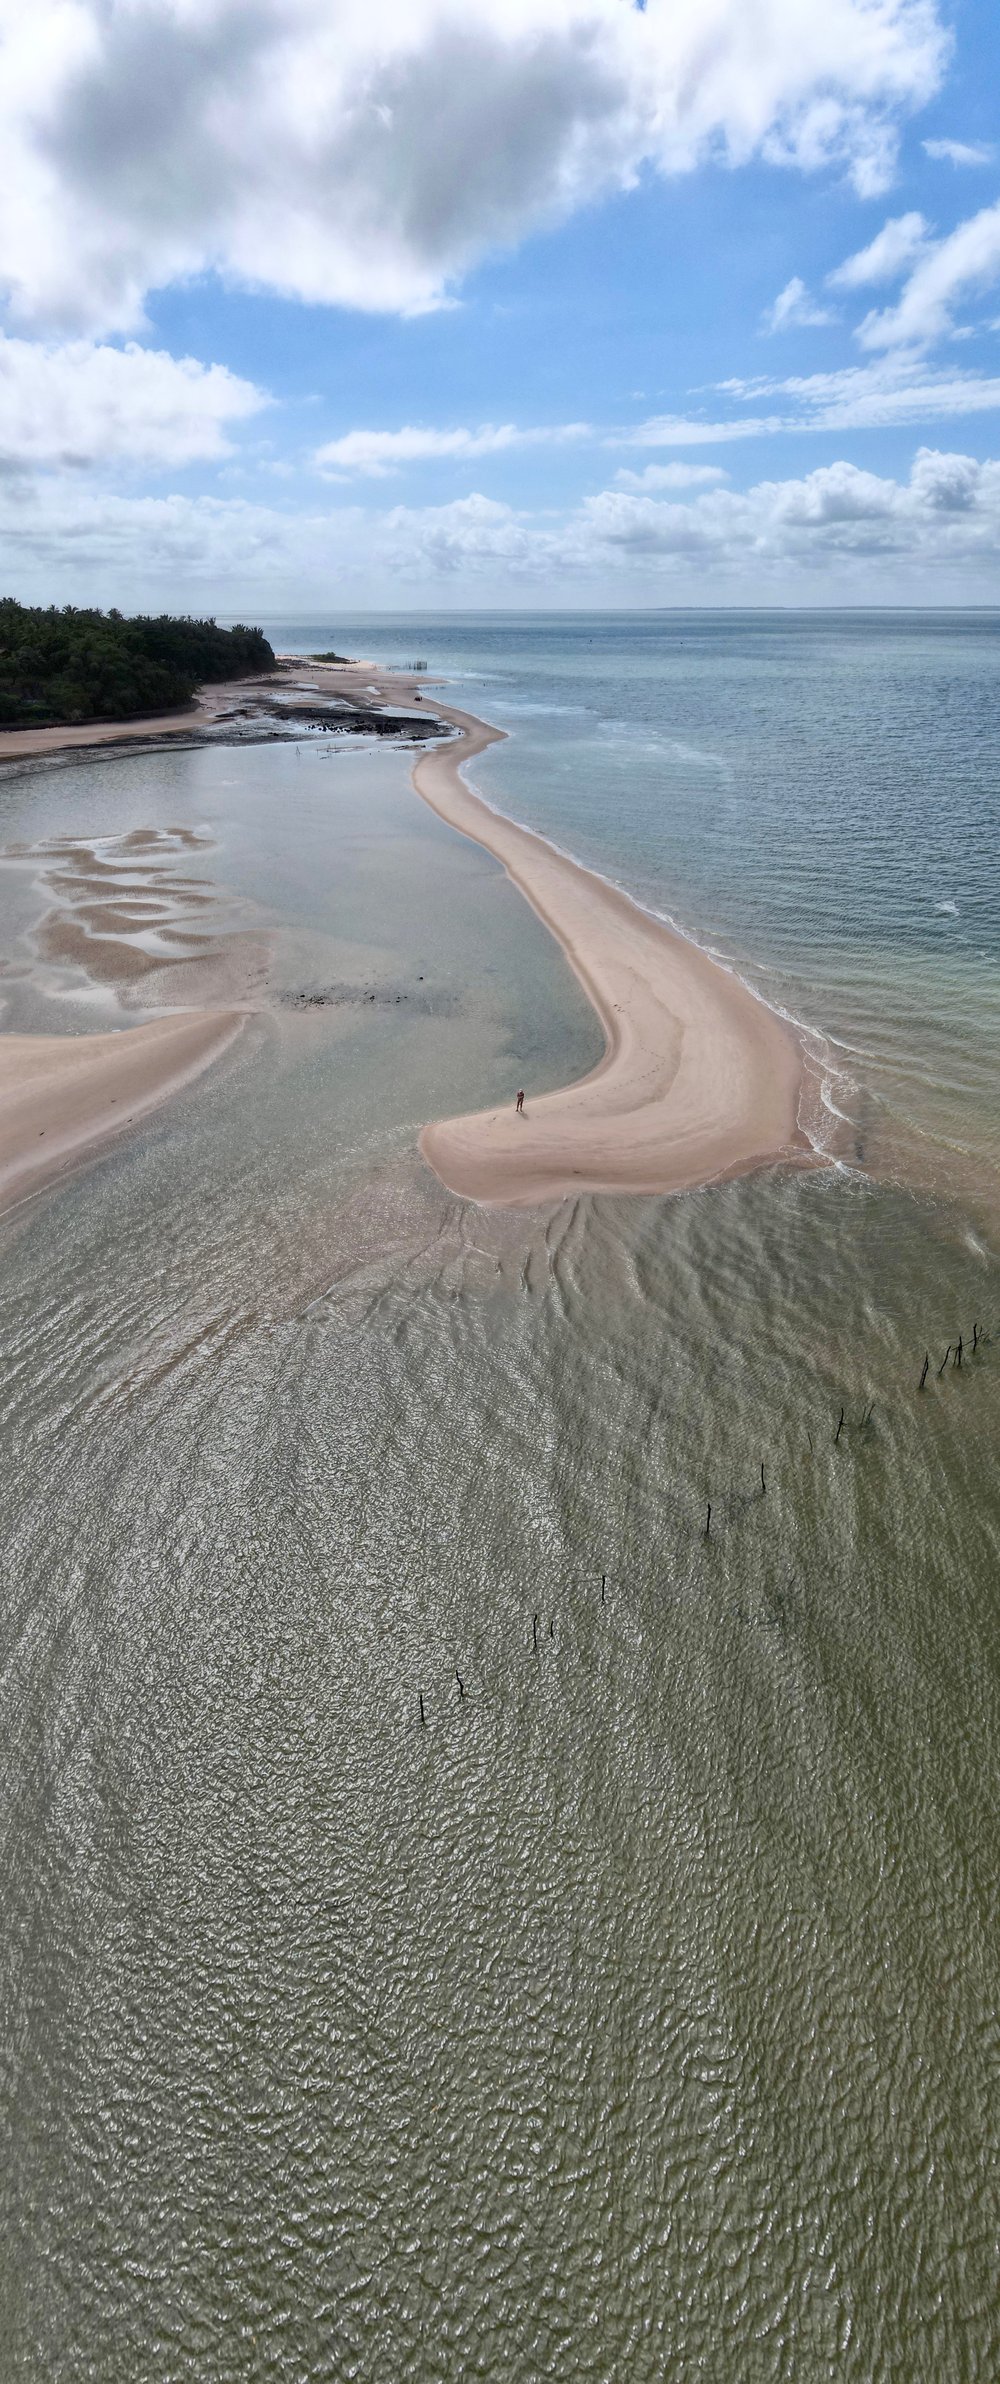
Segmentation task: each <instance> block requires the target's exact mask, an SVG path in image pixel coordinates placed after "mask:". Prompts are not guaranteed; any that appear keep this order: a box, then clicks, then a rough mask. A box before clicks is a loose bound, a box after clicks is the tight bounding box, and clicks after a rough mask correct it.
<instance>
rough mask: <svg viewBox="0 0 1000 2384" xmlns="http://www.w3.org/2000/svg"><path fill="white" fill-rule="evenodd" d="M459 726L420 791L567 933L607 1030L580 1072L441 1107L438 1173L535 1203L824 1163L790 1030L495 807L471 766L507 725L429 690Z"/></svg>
mask: <svg viewBox="0 0 1000 2384" xmlns="http://www.w3.org/2000/svg"><path fill="white" fill-rule="evenodd" d="M435 710H436V711H437V712H438V713H439V715H440V717H441V718H442V719H445V720H449V721H450V722H451V723H452V725H453V726H455V727H456V728H457V729H458V730H459V736H458V737H457V738H456V739H455V740H454V741H452V742H450V743H449V744H448V745H447V746H445V747H442V748H439V749H438V750H436V751H432V752H430V753H427V754H424V755H422V756H421V757H420V759H419V761H417V762H416V763H415V765H414V767H413V770H412V773H411V774H412V778H413V783H414V786H415V788H416V791H417V793H418V794H419V795H420V796H421V797H422V799H423V800H424V801H425V802H426V803H428V804H429V805H430V807H431V809H432V810H434V811H436V812H437V814H438V816H439V817H440V818H442V819H444V820H445V821H446V822H447V823H448V825H449V826H451V827H453V828H456V829H457V830H458V831H459V833H460V834H462V835H465V836H469V837H470V838H471V839H472V840H473V841H474V842H475V843H478V844H481V845H483V846H485V848H486V850H487V851H488V852H491V853H492V854H493V856H494V858H495V859H497V860H499V861H500V862H501V863H502V865H503V867H504V868H505V870H506V872H507V875H508V876H509V877H510V878H511V880H512V882H513V884H514V885H516V886H517V888H518V890H519V892H520V893H521V894H523V895H524V897H525V899H526V900H527V901H528V902H529V903H530V905H531V907H532V909H533V910H534V911H535V913H536V915H537V917H538V918H540V919H541V921H542V923H543V925H544V926H545V927H547V928H548V930H549V932H550V934H552V935H553V936H554V937H555V939H556V941H557V942H558V944H559V945H560V947H561V949H562V951H563V953H564V954H565V957H566V959H567V960H568V961H569V964H570V967H571V968H572V969H573V971H574V974H575V976H576V977H577V979H578V982H579V983H580V984H581V986H582V987H583V990H584V992H585V994H586V995H587V998H588V1000H589V1001H590V1003H591V1005H592V1007H593V1009H594V1010H595V1012H596V1014H597V1017H598V1019H599V1020H600V1023H601V1027H602V1029H603V1032H604V1037H605V1050H604V1053H603V1055H602V1057H601V1059H600V1060H599V1061H598V1062H597V1065H596V1067H594V1068H592V1069H591V1070H590V1072H589V1074H588V1075H586V1076H584V1077H581V1078H580V1079H579V1080H578V1081H577V1082H576V1083H575V1084H571V1085H566V1086H563V1087H561V1088H560V1089H559V1090H558V1091H556V1092H552V1093H545V1094H542V1095H540V1096H539V1097H538V1098H537V1099H534V1100H532V1099H530V1098H528V1099H527V1100H526V1103H525V1109H524V1112H523V1114H522V1115H520V1116H518V1115H517V1114H516V1112H515V1110H514V1108H513V1104H505V1105H504V1107H503V1108H502V1109H498V1108H494V1109H490V1110H481V1111H476V1112H472V1113H469V1114H468V1115H466V1116H463V1117H456V1118H441V1119H435V1120H434V1121H433V1122H432V1123H430V1124H428V1125H426V1126H425V1127H424V1128H423V1130H422V1132H421V1135H420V1137H419V1141H420V1149H421V1151H422V1153H423V1156H424V1158H425V1159H426V1160H427V1162H428V1164H429V1166H430V1167H432V1168H433V1170H434V1173H435V1175H437V1176H438V1177H439V1179H440V1181H441V1182H442V1183H444V1184H445V1185H446V1186H447V1187H448V1189H449V1190H450V1191H452V1192H454V1193H456V1194H457V1195H458V1196H459V1197H462V1198H465V1199H471V1200H475V1201H477V1202H480V1203H482V1204H485V1205H489V1206H493V1205H501V1206H504V1207H527V1206H535V1205H538V1204H540V1203H543V1202H545V1201H549V1200H558V1199H565V1198H566V1197H568V1196H570V1195H572V1194H575V1193H580V1192H592V1193H621V1194H626V1193H632V1194H635V1193H640V1194H642V1193H646V1194H650V1193H651V1194H668V1193H673V1192H681V1191H691V1190H694V1189H696V1188H697V1187H698V1186H701V1185H705V1184H708V1183H715V1182H719V1181H722V1180H724V1179H726V1178H727V1177H732V1176H737V1175H744V1174H749V1173H751V1172H753V1171H754V1170H756V1169H758V1168H762V1167H767V1166H773V1165H775V1164H777V1163H779V1162H786V1163H792V1164H795V1165H799V1166H802V1165H809V1164H812V1163H814V1159H815V1154H814V1153H813V1150H812V1146H811V1145H810V1144H809V1143H808V1142H807V1140H806V1137H805V1136H804V1134H803V1133H802V1130H801V1128H800V1126H799V1123H798V1115H799V1101H800V1096H801V1092H802V1087H803V1081H804V1060H803V1053H802V1048H801V1044H800V1042H799V1039H798V1037H797V1036H796V1034H795V1033H794V1030H793V1029H792V1028H791V1027H790V1026H789V1025H788V1023H787V1022H786V1021H785V1020H783V1019H781V1018H780V1017H779V1016H778V1014H777V1012H776V1011H774V1010H771V1009H770V1008H769V1007H768V1005H767V1003H765V1002H764V1001H762V1000H761V999H760V998H759V996H758V995H757V994H755V993H753V992H751V990H750V988H749V987H748V986H747V985H745V984H744V983H743V981H742V980H741V979H740V978H739V977H737V976H735V975H734V974H732V973H731V972H730V971H729V970H728V969H726V968H725V967H723V965H722V964H721V962H719V961H716V960H713V959H711V958H710V957H709V955H708V954H707V953H705V952H703V951H702V950H701V948H700V947H699V946H698V945H697V944H694V943H692V942H691V941H690V940H689V939H688V938H687V937H686V936H684V935H682V934H681V933H680V932H679V930H678V929H676V928H673V927H670V926H668V925H667V924H666V923H665V922H664V921H660V920H657V919H654V918H653V917H652V916H651V914H650V913H649V912H648V911H644V910H642V909H640V907H639V905H638V904H637V903H635V902H634V901H633V900H632V898H631V897H630V896H629V895H627V894H625V893H624V892H622V891H621V890H619V889H618V888H616V887H614V886H612V885H610V884H609V883H608V881H607V879H605V878H602V877H600V876H598V875H597V873H596V872H595V871H593V870H590V869H587V868H585V867H584V866H583V864H582V863H581V862H578V861H575V860H573V859H571V858H570V856H569V855H568V854H564V853H560V852H559V851H558V850H557V848H556V847H555V846H554V845H551V844H550V843H548V841H547V840H546V839H545V838H544V837H542V836H539V835H537V834H536V833H535V832H534V831H533V830H532V829H530V828H525V827H522V826H521V825H520V824H519V823H518V822H516V821H514V820H511V819H508V818H507V816H506V814H504V813H502V812H499V811H495V810H494V809H493V808H492V806H491V805H490V804H488V803H487V802H485V801H484V799H483V797H482V796H481V795H478V794H476V793H475V792H474V791H473V789H472V788H471V787H469V786H468V785H467V784H466V782H465V780H464V779H463V777H462V775H461V772H462V768H463V765H464V764H465V763H466V762H469V761H472V760H474V759H475V757H476V755H477V754H479V753H482V752H484V751H485V750H486V749H487V747H488V746H490V745H492V744H495V743H497V742H499V741H500V740H501V738H502V737H503V736H504V734H505V732H504V731H503V730H500V729H495V728H491V727H490V726H489V725H488V724H487V723H486V722H484V721H481V720H479V719H478V718H477V717H476V715H475V714H472V713H467V712H461V711H458V710H456V709H455V708H453V707H451V706H448V705H444V704H440V703H438V702H437V701H436V700H435Z"/></svg>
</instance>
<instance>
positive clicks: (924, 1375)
mask: <svg viewBox="0 0 1000 2384" xmlns="http://www.w3.org/2000/svg"><path fill="white" fill-rule="evenodd" d="M930 1362H931V1360H930V1351H929V1350H928V1351H927V1352H926V1354H925V1357H924V1365H923V1372H922V1374H921V1377H920V1380H919V1382H918V1384H917V1389H918V1391H922V1390H923V1387H924V1384H925V1382H926V1380H927V1368H928V1366H929V1365H930Z"/></svg>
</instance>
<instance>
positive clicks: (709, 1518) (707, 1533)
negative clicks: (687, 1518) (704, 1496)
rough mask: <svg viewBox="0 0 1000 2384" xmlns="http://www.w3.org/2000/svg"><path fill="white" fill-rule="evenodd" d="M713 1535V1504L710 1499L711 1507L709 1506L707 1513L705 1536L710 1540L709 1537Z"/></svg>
mask: <svg viewBox="0 0 1000 2384" xmlns="http://www.w3.org/2000/svg"><path fill="white" fill-rule="evenodd" d="M711 1536H712V1506H711V1500H710V1501H709V1507H708V1513H707V1515H706V1517H705V1538H706V1540H708V1539H711Z"/></svg>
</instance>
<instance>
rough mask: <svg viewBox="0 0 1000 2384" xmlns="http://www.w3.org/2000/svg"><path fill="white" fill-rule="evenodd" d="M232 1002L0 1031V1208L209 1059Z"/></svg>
mask: <svg viewBox="0 0 1000 2384" xmlns="http://www.w3.org/2000/svg"><path fill="white" fill-rule="evenodd" d="M245 1015H246V1014H245V1012H244V1011H242V1010H185V1011H182V1012H180V1013H179V1014H176V1015H172V1016H170V1017H167V1018H154V1019H152V1020H151V1021H150V1022H149V1024H148V1025H146V1026H132V1027H122V1028H121V1029H120V1030H119V1031H118V1032H116V1033H112V1034H102V1035H0V1207H4V1208H8V1207H9V1206H10V1204H11V1202H12V1201H15V1200H21V1199H23V1198H24V1195H25V1193H27V1192H33V1191H35V1190H36V1188H37V1187H38V1185H39V1184H41V1183H43V1182H45V1181H46V1179H47V1178H49V1177H51V1176H53V1175H57V1174H59V1173H60V1172H61V1170H62V1169H63V1168H64V1167H66V1166H67V1165H68V1164H70V1163H71V1162H73V1161H76V1160H79V1159H81V1158H83V1157H85V1156H86V1155H87V1154H88V1153H89V1152H91V1151H94V1150H96V1149H97V1148H98V1146H99V1145H100V1144H102V1143H105V1142H107V1141H108V1140H109V1139H110V1137H111V1136H112V1135H114V1134H119V1133H121V1132H122V1131H123V1129H124V1128H126V1127H127V1126H130V1125H132V1124H133V1123H134V1121H135V1119H136V1118H139V1117H143V1116H144V1115H145V1114H146V1112H147V1110H150V1109H155V1108H156V1107H157V1105H158V1103H159V1102H161V1101H166V1100H167V1099H168V1098H169V1097H170V1095H171V1094H173V1093H177V1092H179V1091H180V1090H181V1088H182V1086H183V1085H185V1084H189V1083H190V1082H191V1080H192V1078H193V1077H195V1076H200V1074H201V1071H202V1069H203V1068H207V1067H209V1065H210V1064H211V1062H212V1061H213V1060H215V1059H218V1057H219V1055H220V1053H221V1052H223V1051H225V1049H226V1047H227V1045H228V1044H230V1043H232V1042H233V1040H234V1038H235V1037H236V1036H237V1035H238V1034H239V1032H240V1028H241V1027H242V1026H243V1024H244V1020H245Z"/></svg>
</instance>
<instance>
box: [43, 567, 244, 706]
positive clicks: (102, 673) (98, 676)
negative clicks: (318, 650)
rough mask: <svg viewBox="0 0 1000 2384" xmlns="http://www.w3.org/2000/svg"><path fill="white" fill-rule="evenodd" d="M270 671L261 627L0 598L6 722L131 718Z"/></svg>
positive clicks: (181, 702)
mask: <svg viewBox="0 0 1000 2384" xmlns="http://www.w3.org/2000/svg"><path fill="white" fill-rule="evenodd" d="M273 669H274V653H273V651H272V648H271V646H270V645H269V643H268V640H267V638H266V637H265V636H264V633H263V630H261V629H248V628H246V627H245V626H244V625H243V623H242V622H239V623H237V624H236V626H235V627H234V628H232V629H220V628H218V627H217V625H216V623H215V622H214V621H196V620H193V619H191V618H190V616H189V615H184V616H183V617H180V618H177V619H175V618H173V617H172V616H171V615H170V614H169V613H160V614H158V615H156V616H153V615H151V614H148V613H138V614H136V615H135V617H134V618H133V619H127V618H126V617H125V615H124V614H123V613H120V612H116V611H114V610H112V611H110V612H107V613H102V612H92V611H88V610H81V609H80V608H78V607H77V606H76V605H72V604H68V605H65V606H63V607H62V608H61V609H60V608H59V607H57V606H55V605H49V606H47V607H46V608H44V609H43V608H42V607H41V606H32V605H24V604H18V603H17V602H16V601H15V599H14V598H13V597H12V596H5V597H2V598H0V728H50V727H62V726H64V725H65V726H77V725H80V724H82V723H84V722H86V721H88V720H133V719H137V718H138V717H139V715H140V714H142V713H162V712H168V711H171V710H172V709H173V708H174V707H175V706H176V707H179V706H181V705H183V704H189V703H190V701H191V698H192V696H193V695H194V692H195V689H196V688H197V687H200V686H202V685H204V684H205V683H206V682H208V681H211V680H217V679H240V678H245V677H249V676H250V675H252V674H253V673H256V672H258V671H263V670H273Z"/></svg>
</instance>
